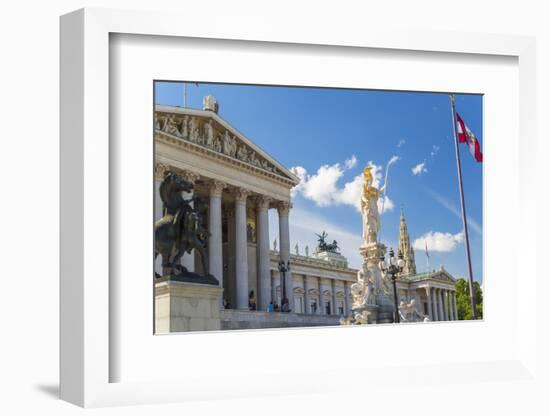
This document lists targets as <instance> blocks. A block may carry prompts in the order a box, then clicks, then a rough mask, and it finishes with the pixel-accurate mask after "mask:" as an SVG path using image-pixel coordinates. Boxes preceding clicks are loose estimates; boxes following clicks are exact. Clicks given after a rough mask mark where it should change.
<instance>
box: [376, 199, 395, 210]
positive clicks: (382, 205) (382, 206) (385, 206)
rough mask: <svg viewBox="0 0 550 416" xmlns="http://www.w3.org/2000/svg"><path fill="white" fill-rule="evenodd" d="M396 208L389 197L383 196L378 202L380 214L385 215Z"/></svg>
mask: <svg viewBox="0 0 550 416" xmlns="http://www.w3.org/2000/svg"><path fill="white" fill-rule="evenodd" d="M394 208H395V205H394V203H393V201H392V200H391V199H390V197H389V196H387V195H386V196H382V197H381V198H380V199H379V200H378V212H379V213H380V214H383V213H385V212H390V211H392V210H393V209H394Z"/></svg>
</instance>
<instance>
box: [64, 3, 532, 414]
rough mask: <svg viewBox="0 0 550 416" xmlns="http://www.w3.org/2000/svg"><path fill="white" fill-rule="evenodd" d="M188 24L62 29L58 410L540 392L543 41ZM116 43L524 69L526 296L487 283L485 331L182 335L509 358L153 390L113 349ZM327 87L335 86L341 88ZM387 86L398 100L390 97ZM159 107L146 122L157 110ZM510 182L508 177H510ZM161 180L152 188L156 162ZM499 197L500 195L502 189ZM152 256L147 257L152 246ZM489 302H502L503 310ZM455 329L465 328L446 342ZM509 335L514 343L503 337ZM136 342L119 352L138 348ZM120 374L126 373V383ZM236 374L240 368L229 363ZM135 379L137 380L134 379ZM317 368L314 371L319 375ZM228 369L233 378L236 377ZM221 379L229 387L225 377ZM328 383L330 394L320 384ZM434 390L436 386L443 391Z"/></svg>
mask: <svg viewBox="0 0 550 416" xmlns="http://www.w3.org/2000/svg"><path fill="white" fill-rule="evenodd" d="M181 21H183V16H180V15H178V14H172V13H147V12H129V11H115V10H104V9H83V10H79V11H76V12H73V13H71V14H68V15H66V16H63V17H62V19H61V281H60V286H61V339H60V348H61V351H60V354H61V355H60V358H61V390H60V393H61V398H62V399H64V400H67V401H69V402H72V403H75V404H78V405H80V406H85V407H88V406H108V405H121V404H138V403H159V402H174V401H186V400H196V399H209V398H224V397H225V398H231V397H248V396H250V397H252V396H255V395H274V394H275V395H280V394H320V393H327V392H342V391H349V392H353V391H354V392H356V393H357V392H361V391H364V388H365V384H367V385H368V386H369V387H368V389H369V394H371V395H378V394H380V395H381V396H380V397H382V396H383V394H384V391H386V390H387V389H388V387H389V386H391V383H392V382H393V380H395V379H396V378H398V379H400V380H401V382H400V384H399V385H398V386H397V389H398V390H399V392H400V393H403V394H410V393H411V391H413V392H414V391H416V392H421V391H422V389H423V388H424V389H425V388H430V389H432V390H437V391H439V390H441V389H442V388H441V385H448V384H450V383H472V384H476V383H483V382H496V381H499V380H501V381H502V380H506V381H510V382H511V383H512V384H511V385H512V386H514V383H517V385H516V388H519V387H518V386H525V382H526V381H529V383H535V385H537V384H536V383H540V381H539V380H540V375H538V374H537V371H536V369H537V361H536V348H537V322H536V321H535V320H534V319H532V313H533V312H532V311H533V310H536V287H537V279H540V278H541V276H539V275H538V274H537V270H536V266H535V262H533V261H532V258H533V257H532V256H533V253H532V251H531V249H532V242H533V241H535V240H536V234H535V230H536V229H537V222H536V221H537V219H536V217H535V216H534V215H532V214H531V213H530V214H529V215H525V214H526V212H527V206H528V203H529V198H530V196H531V195H534V194H535V190H534V189H533V187H534V183H533V182H532V181H530V178H531V177H533V174H534V171H535V168H536V165H535V160H536V157H535V156H536V155H535V141H536V136H535V131H534V126H535V120H534V118H535V116H536V111H535V110H536V108H535V88H536V84H535V76H534V72H535V41H534V39H533V38H529V37H518V36H507V35H486V34H471V33H469V34H468V33H437V34H434V33H431V32H428V31H426V32H422V31H420V30H418V31H407V32H399V31H389V30H388V31H379V30H374V29H372V30H369V29H363V30H361V31H354V30H353V29H350V30H349V31H342V32H339V33H338V34H331V35H330V36H329V35H327V34H326V32H324V31H323V30H321V29H320V28H318V29H315V28H312V29H311V30H308V31H307V32H306V31H297V30H285V31H284V32H282V31H281V30H280V26H278V25H276V24H273V25H265V26H262V28H261V29H258V28H255V29H254V30H251V31H250V32H247V34H246V36H243V35H239V34H235V33H234V32H233V30H232V26H231V25H230V24H229V23H228V24H226V25H224V24H217V25H214V26H209V27H206V26H204V25H203V24H202V23H200V22H199V21H195V22H194V21H192V20H191V21H190V20H189V19H187V20H186V22H188V23H187V24H186V25H185V26H182V25H181ZM113 34H124V36H126V35H140V36H144V37H145V36H155V37H156V36H162V37H164V38H160V41H162V39H166V40H167V41H168V40H169V39H172V40H173V39H178V38H182V39H212V40H221V39H223V40H224V42H240V43H239V45H244V44H252V43H254V44H255V45H258V46H259V48H257V49H258V50H261V45H262V43H260V42H267V43H270V44H276V45H277V48H278V49H279V50H280V51H283V52H284V51H285V48H291V47H293V45H298V46H300V48H301V49H299V51H302V50H304V49H305V50H307V49H308V48H318V47H321V46H322V45H324V46H323V47H325V48H327V50H328V53H333V54H335V55H336V54H339V53H340V52H341V51H349V50H350V49H353V50H359V51H360V50H372V51H384V53H391V52H392V51H408V52H407V53H409V54H410V56H414V55H415V54H417V53H432V54H433V55H431V56H432V57H431V58H430V59H431V60H433V62H436V61H437V60H445V59H447V60H449V59H450V60H451V61H452V59H454V57H456V56H467V57H468V59H470V60H471V61H472V62H474V63H475V62H476V59H478V58H481V57H483V56H494V57H498V56H502V57H509V58H511V59H514V60H517V64H515V65H516V66H517V69H518V75H517V83H518V87H519V95H518V96H517V97H516V98H517V99H518V103H519V105H518V106H517V108H516V111H515V113H514V114H511V120H509V121H510V125H512V126H517V127H518V128H519V131H518V130H515V129H514V131H513V132H512V133H511V136H510V140H513V141H511V142H510V143H511V144H512V145H514V144H515V146H516V147H515V148H514V149H519V152H517V153H514V152H512V151H511V150H509V151H508V153H506V155H503V156H502V158H503V159H505V160H508V159H506V158H507V157H509V158H517V159H513V162H512V163H511V164H510V166H509V169H510V172H512V175H511V176H514V178H515V179H513V180H511V184H512V186H509V189H508V190H507V191H506V192H508V195H509V196H510V197H511V199H512V200H513V201H515V202H516V203H515V204H513V207H512V208H511V209H512V216H513V218H516V220H517V221H518V227H517V228H516V229H515V231H514V232H515V233H516V234H515V237H516V240H517V244H516V246H515V247H514V252H515V253H516V257H515V258H514V259H512V260H510V261H511V263H510V264H511V266H510V267H509V268H508V269H507V270H508V272H507V274H506V275H503V281H505V282H508V283H509V284H511V285H515V286H514V287H513V290H514V291H517V296H516V295H514V296H513V298H512V297H510V298H508V297H509V296H510V293H511V289H510V288H501V287H500V286H499V285H502V284H503V283H495V281H494V280H493V281H491V280H490V279H488V280H487V282H489V283H487V284H486V285H485V288H484V289H485V290H486V291H487V295H486V302H485V305H484V307H485V308H486V309H485V315H486V319H485V320H484V321H483V322H471V323H464V324H445V323H440V324H439V323H438V324H437V325H435V324H434V325H427V326H415V327H412V326H408V327H403V328H399V329H398V330H399V331H400V332H399V333H397V332H395V330H396V328H392V327H389V326H379V327H376V328H366V329H368V330H369V331H370V332H369V333H368V334H366V332H365V331H364V329H365V328H361V330H362V332H359V331H357V330H355V328H345V329H344V328H323V329H316V330H286V331H284V332H285V333H286V335H284V334H283V335H281V334H282V333H280V332H276V331H260V332H257V333H256V334H255V335H252V334H250V333H247V332H240V331H238V332H233V333H224V334H196V335H195V334H193V337H194V338H189V337H188V336H187V335H185V338H186V339H187V341H186V342H188V343H192V342H196V346H195V348H201V346H202V347H206V346H207V345H208V339H206V338H205V337H213V336H218V337H219V336H224V337H225V340H226V342H227V343H228V344H229V345H233V346H239V345H247V344H251V345H256V344H255V343H256V342H258V343H259V344H258V345H259V346H261V345H262V343H263V345H272V344H273V343H276V342H277V340H278V339H280V337H282V336H292V337H296V338H299V339H300V342H305V343H307V342H310V341H309V340H311V339H314V340H315V342H316V343H317V345H322V344H323V343H328V345H332V344H331V343H332V342H333V341H332V340H334V339H335V337H338V339H340V340H341V341H342V342H343V343H344V344H345V345H349V346H350V350H349V351H353V350H354V349H355V347H354V345H356V343H357V342H358V340H361V339H363V340H369V341H372V340H374V339H376V337H380V339H384V340H385V341H384V342H385V343H389V342H390V341H389V340H391V339H398V337H402V338H405V339H410V337H413V336H415V334H419V335H418V336H421V337H423V342H433V343H434V345H439V344H437V343H438V342H440V340H438V339H436V337H438V336H446V335H447V334H450V333H451V331H455V333H460V335H461V336H462V337H471V339H475V337H478V338H479V339H481V338H482V337H484V336H487V331H489V332H490V333H489V335H495V339H500V338H498V337H499V336H505V337H506V340H507V341H508V342H509V344H507V345H503V346H502V348H500V349H499V350H498V351H495V350H491V348H492V346H488V347H480V348H479V350H478V351H477V357H471V359H470V357H469V356H466V358H462V359H457V358H456V357H452V356H448V357H447V356H446V354H445V353H444V352H441V351H440V352H439V353H436V352H433V357H432V358H429V357H418V355H417V356H416V357H415V359H412V358H411V357H407V356H400V355H399V352H400V348H399V346H395V345H393V346H392V345H391V344H387V345H386V344H384V345H380V346H379V349H378V350H377V349H376V348H375V347H373V348H372V350H373V351H378V352H379V351H388V354H391V355H392V356H393V357H394V358H395V359H394V362H393V363H394V365H390V364H389V362H388V361H386V362H384V361H383V360H382V361H378V362H374V363H363V362H362V363H356V362H354V361H353V360H352V358H353V357H351V356H350V362H347V363H346V364H345V365H339V364H338V363H336V364H333V365H329V366H327V367H326V368H320V369H319V372H318V373H314V374H313V375H312V374H311V373H309V375H308V376H307V377H306V376H301V375H300V374H301V373H300V372H299V371H298V372H294V373H292V377H289V375H288V373H286V372H285V371H282V372H277V371H276V368H277V367H276V366H273V367H269V365H267V364H266V365H264V366H263V367H264V368H262V365H259V366H258V365H256V366H255V367H256V368H254V369H253V370H254V372H249V371H245V370H246V369H243V372H242V374H241V375H238V376H236V377H235V378H233V379H232V383H227V382H226V381H225V380H223V377H221V374H223V372H224V369H223V368H220V365H221V364H220V363H219V362H217V361H216V360H214V362H213V363H210V364H208V365H207V364H204V365H203V366H201V365H200V363H201V361H200V360H195V363H194V365H193V366H191V365H189V371H188V372H187V373H186V374H183V371H182V370H181V369H176V370H177V371H176V370H175V372H176V374H175V377H167V376H166V375H167V372H166V371H163V372H160V373H159V374H157V375H156V377H155V374H151V372H152V371H154V366H147V365H145V364H144V369H143V370H141V369H140V368H137V367H135V368H134V367H132V366H136V365H138V364H137V363H136V357H137V358H139V353H140V351H142V349H143V351H146V350H145V346H144V345H142V344H137V345H136V344H132V345H133V346H134V350H135V351H136V354H135V356H132V357H133V361H132V359H130V358H132V357H131V354H129V350H128V348H127V347H126V349H124V348H119V346H118V345H114V344H116V343H115V341H116V340H117V338H121V337H125V336H126V335H128V337H129V336H130V335H129V334H130V333H131V331H130V332H129V331H126V325H127V321H124V320H118V321H116V322H113V316H117V314H119V315H120V312H117V311H120V308H122V306H121V305H119V304H117V302H116V299H117V298H116V296H114V295H116V294H117V293H118V292H120V291H121V290H122V289H121V287H119V286H117V284H114V283H113V281H112V280H110V277H109V276H110V274H111V273H112V272H113V259H112V258H111V255H112V253H111V250H112V249H113V247H112V245H113V244H112V241H111V237H112V236H111V233H110V227H113V226H114V224H113V216H112V215H111V214H112V206H111V205H110V201H111V200H112V199H113V196H112V195H110V189H112V187H111V180H112V178H111V174H113V173H114V172H116V171H117V169H118V166H116V165H115V164H116V160H113V158H112V155H111V152H110V146H111V145H112V143H110V136H111V135H113V134H116V132H113V130H112V124H110V115H111V114H110V110H112V108H111V105H110V99H112V97H111V96H110V94H111V93H112V91H111V90H110V68H111V67H110V65H111V64H112V62H110V52H111V49H110V48H111V46H110V38H113V36H112V35H113ZM168 37H170V38H168ZM158 40H159V38H156V41H158ZM267 43H266V44H265V45H267ZM451 64H452V63H451ZM428 75H429V74H428ZM220 81H226V80H220ZM327 82H328V84H329V85H332V83H333V81H327ZM426 82H427V81H426ZM302 84H303V79H302V82H300V85H302ZM426 85H430V84H426ZM333 86H334V85H333ZM388 86H390V87H391V85H390V84H388ZM379 88H384V85H380V86H379ZM388 88H389V87H388ZM440 88H441V87H440ZM405 89H406V87H405ZM463 92H470V91H463ZM471 92H475V91H471ZM150 105H151V107H150V108H149V111H150V110H151V108H152V102H151V103H150ZM495 105H496V103H495ZM485 111H486V110H485ZM493 121H494V120H493ZM494 132H496V130H495V131H494ZM516 133H518V134H516ZM512 136H513V138H512ZM151 139H152V137H151ZM484 139H485V140H486V143H487V145H486V155H487V157H488V158H490V151H491V150H490V149H491V146H490V143H491V139H490V138H486V135H484ZM520 140H521V143H522V145H521V146H519V141H520ZM151 147H152V146H151ZM145 156H146V155H145V154H144V157H145ZM140 157H141V156H140ZM142 160H143V159H142ZM509 160H512V159H509ZM489 163H490V162H489ZM495 165H496V163H495ZM495 165H494V166H495ZM502 168H503V166H501V167H500V169H502ZM500 172H501V171H500ZM493 173H495V172H493ZM516 174H517V176H516ZM150 175H151V177H152V161H151V172H150ZM488 176H489V178H488V179H486V181H488V182H486V186H487V184H489V185H492V184H494V183H495V182H498V178H497V177H495V176H494V175H492V174H491V171H489V172H488ZM513 185H517V186H513ZM488 192H496V190H494V189H491V190H490V191H488ZM495 195H496V194H495ZM500 195H501V196H502V195H503V193H501V194H500ZM497 196H498V195H497ZM486 215H487V214H486ZM150 218H152V216H151V217H150ZM501 220H502V218H501ZM495 221H496V220H495ZM494 225H496V224H494ZM494 225H493V226H494ZM147 227H150V224H147ZM489 227H490V225H489ZM486 230H487V228H486ZM139 241H141V240H139ZM143 243H144V244H148V243H146V242H145V241H144V242H143ZM495 244H496V243H495ZM493 250H495V249H494V248H493V247H485V256H486V257H490V256H491V254H495V251H493ZM493 257H494V256H493ZM488 261H490V258H489V259H488ZM519 264H521V265H522V269H521V285H519V284H518V281H519V266H518V265H519ZM149 270H151V269H150V268H149V269H147V272H149ZM148 274H149V275H150V273H148ZM504 277H506V279H504ZM492 290H494V291H495V292H494V293H500V294H502V296H501V297H500V298H499V297H498V296H496V295H494V296H492V295H491V291H492ZM499 290H502V292H499ZM144 293H145V292H144ZM503 298H504V299H503ZM508 299H510V302H511V304H510V305H509V308H510V316H509V317H502V316H498V314H497V313H496V312H500V311H501V310H502V309H501V308H502V307H503V304H502V302H503V301H507V300H508ZM143 308H144V309H148V311H146V312H147V313H152V306H150V305H143ZM137 321H138V322H137V323H136V324H134V325H135V326H136V328H135V329H136V331H137V332H135V333H138V332H139V333H140V334H143V333H144V331H145V332H147V331H148V329H147V328H148V327H146V326H147V325H146V324H145V323H143V324H141V323H140V322H142V321H141V320H139V319H138V320H137ZM117 322H118V323H117ZM520 323H521V324H520ZM121 325H124V327H121ZM449 325H455V326H454V327H452V328H448V327H449ZM505 325H508V327H505ZM144 328H145V329H144ZM336 331H339V332H336ZM491 331H493V332H491ZM506 331H509V332H510V333H509V334H507V335H504V334H505V333H506ZM396 334H397V335H396ZM150 337H152V338H155V341H154V343H155V344H156V345H155V346H154V348H162V349H166V348H170V349H172V348H177V345H176V344H177V343H179V342H180V341H178V340H177V338H178V337H181V336H179V335H176V336H164V337H154V336H153V334H152V332H151V333H150ZM384 337H388V338H384ZM152 338H151V339H152ZM136 339H137V338H128V339H122V340H121V339H118V341H120V342H121V343H124V342H126V344H128V342H130V341H134V342H135V341H136ZM180 339H181V338H180ZM210 339H214V338H210ZM503 339H504V338H503ZM171 344H173V345H171ZM216 345H217V344H216ZM152 351H153V350H147V351H146V352H147V353H148V354H149V355H146V356H148V357H150V361H149V362H150V363H151V362H153V363H155V365H156V366H158V367H160V368H163V369H166V368H168V366H172V367H171V368H176V367H178V364H177V361H178V360H177V358H178V357H177V355H174V354H173V353H171V354H168V355H167V356H160V355H158V356H154V357H151V355H150V354H151V353H152ZM213 351H214V352H215V348H212V349H211V350H208V352H213ZM234 353H235V354H236V355H238V354H239V353H240V351H238V350H236V351H234ZM291 355H292V354H291V352H289V351H286V352H283V353H282V356H281V357H279V359H280V360H281V361H280V362H284V361H285V360H292V357H291ZM490 357H493V358H490ZM318 358H319V356H317V355H315V354H314V355H313V360H318ZM125 360H126V361H125ZM205 361H206V360H205ZM237 361H238V360H237ZM122 362H125V364H124V366H123V368H122V370H121V365H120V363H122ZM175 362H176V364H174V363H175ZM289 362H290V361H289ZM197 363H198V364H197ZM241 363H242V361H241ZM227 365H228V366H230V363H228V364H227ZM129 366H130V367H131V368H130V369H129V370H125V368H126V369H128V367H129ZM201 367H202V369H201ZM313 367H315V366H314V365H312V366H310V367H308V368H313ZM145 368H146V369H145ZM152 368H153V370H152ZM228 368H230V369H231V371H235V368H233V367H228ZM116 369H118V370H116ZM120 371H126V372H128V373H131V376H126V375H124V374H120ZM201 371H202V373H201ZM250 371H252V369H250ZM216 372H218V374H220V377H216ZM188 374H189V375H188ZM201 374H202V376H201ZM140 375H141V376H140ZM187 375H188V376H187ZM324 376H326V377H328V378H330V379H331V380H332V382H331V383H322V382H321V380H322V379H323V377H324ZM308 380H309V381H308ZM434 381H435V382H437V383H438V386H435V387H434V386H433V383H434ZM530 386H531V387H532V386H533V384H531V385H530ZM441 394H442V396H441V397H444V392H442V393H441ZM494 394H496V393H494ZM495 397H496V396H495ZM373 405H374V404H373Z"/></svg>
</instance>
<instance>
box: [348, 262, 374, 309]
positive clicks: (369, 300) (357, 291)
mask: <svg viewBox="0 0 550 416" xmlns="http://www.w3.org/2000/svg"><path fill="white" fill-rule="evenodd" d="M351 298H352V308H353V309H356V308H362V307H365V306H367V305H374V304H375V303H376V296H375V292H374V283H373V281H372V276H371V273H370V272H369V271H367V273H366V274H365V273H364V272H363V270H359V271H358V272H357V282H356V283H354V284H352V285H351Z"/></svg>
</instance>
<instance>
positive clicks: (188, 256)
mask: <svg viewBox="0 0 550 416" xmlns="http://www.w3.org/2000/svg"><path fill="white" fill-rule="evenodd" d="M181 176H183V178H184V179H185V180H186V181H188V182H191V183H192V184H193V185H195V182H196V181H197V180H198V179H199V175H197V174H196V173H193V172H188V171H185V172H181ZM193 195H194V193H193V191H191V192H187V193H185V192H182V196H183V198H184V199H189V200H191V202H190V205H191V206H193ZM181 264H182V266H183V267H185V268H186V269H187V270H188V271H190V272H194V271H195V250H192V251H191V253H184V254H183V256H182V257H181Z"/></svg>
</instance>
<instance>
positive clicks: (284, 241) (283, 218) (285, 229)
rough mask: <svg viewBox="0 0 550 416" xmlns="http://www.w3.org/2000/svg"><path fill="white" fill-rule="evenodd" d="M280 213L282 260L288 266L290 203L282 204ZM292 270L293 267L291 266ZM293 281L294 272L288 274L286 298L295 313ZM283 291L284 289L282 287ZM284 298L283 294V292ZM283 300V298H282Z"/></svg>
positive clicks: (280, 204)
mask: <svg viewBox="0 0 550 416" xmlns="http://www.w3.org/2000/svg"><path fill="white" fill-rule="evenodd" d="M277 210H278V212H279V244H280V251H279V254H280V258H281V260H282V261H284V262H285V264H287V262H288V261H289V260H290V226H289V222H288V215H289V212H290V203H289V202H281V203H279V206H278V207H277ZM290 267H291V269H292V265H290ZM293 283H294V282H293V279H292V270H289V271H288V272H286V282H285V286H286V297H287V299H288V304H289V306H290V309H291V311H292V312H294V284H293ZM281 291H282V287H281ZM281 296H282V292H281ZM281 300H282V298H281Z"/></svg>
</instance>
